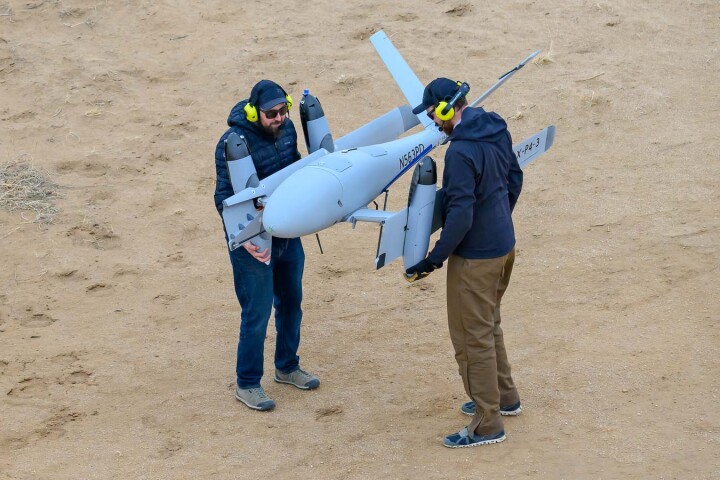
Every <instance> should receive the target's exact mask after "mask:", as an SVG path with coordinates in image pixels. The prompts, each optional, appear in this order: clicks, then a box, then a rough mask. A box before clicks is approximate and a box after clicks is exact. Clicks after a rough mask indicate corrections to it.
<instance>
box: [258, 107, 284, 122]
mask: <svg viewBox="0 0 720 480" xmlns="http://www.w3.org/2000/svg"><path fill="white" fill-rule="evenodd" d="M262 112H263V113H264V114H265V116H266V117H267V118H268V119H270V120H272V119H273V118H275V117H277V116H278V115H281V116H283V117H284V116H285V115H287V114H288V107H287V105H285V106H283V107H282V108H279V109H277V110H262Z"/></svg>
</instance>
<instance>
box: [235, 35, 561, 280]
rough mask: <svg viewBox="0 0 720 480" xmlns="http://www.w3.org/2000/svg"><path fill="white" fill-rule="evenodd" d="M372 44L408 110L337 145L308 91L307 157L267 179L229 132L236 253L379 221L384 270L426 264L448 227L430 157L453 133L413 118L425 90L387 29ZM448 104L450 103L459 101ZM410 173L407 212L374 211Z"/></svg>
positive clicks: (546, 139) (542, 139)
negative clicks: (438, 233) (443, 225)
mask: <svg viewBox="0 0 720 480" xmlns="http://www.w3.org/2000/svg"><path fill="white" fill-rule="evenodd" d="M370 41H371V42H372V44H373V46H374V47H375V49H376V50H377V52H378V54H379V55H380V57H381V58H382V60H383V62H384V63H385V65H386V66H387V68H388V70H389V71H390V74H391V75H392V76H393V78H394V79H395V81H396V82H397V84H398V86H399V87H400V90H401V91H402V93H403V94H404V95H405V98H406V99H407V101H408V103H409V105H402V106H400V107H398V108H395V109H393V110H391V111H389V112H388V113H386V114H384V115H382V116H380V117H378V118H376V119H375V120H372V121H371V122H369V123H367V124H365V125H363V126H361V127H360V128H358V129H357V130H354V131H352V132H350V133H348V134H347V135H345V136H343V137H341V138H339V139H337V140H333V138H332V135H331V134H330V128H329V126H328V122H327V119H326V118H325V114H324V112H323V109H322V106H321V105H320V102H319V100H318V99H317V98H316V97H314V96H312V95H310V94H309V93H308V91H307V90H306V91H305V93H304V95H303V97H302V100H301V103H300V119H301V123H302V126H303V131H304V134H305V142H306V144H307V149H308V155H307V156H306V157H304V158H302V159H300V160H298V161H297V162H295V163H293V164H292V165H290V166H288V167H286V168H284V169H282V170H280V171H278V172H276V173H274V174H272V175H270V176H268V177H266V178H263V179H262V180H259V179H258V176H257V174H256V172H255V167H254V164H253V161H252V157H251V155H250V154H249V150H248V147H247V143H246V141H245V138H244V137H243V136H242V135H237V134H235V133H233V134H231V135H230V136H229V137H228V139H227V140H226V143H225V157H226V159H227V164H228V169H229V172H230V180H231V182H232V186H233V190H234V192H235V194H234V195H233V196H231V197H229V198H228V199H226V200H225V201H224V202H223V213H222V217H223V222H224V224H225V229H226V231H227V234H228V246H229V248H230V250H235V249H236V248H239V247H240V246H242V245H243V244H244V243H245V242H248V241H249V242H252V243H253V244H255V245H258V246H259V247H260V248H261V250H264V249H265V248H270V246H271V242H272V237H273V236H274V237H279V238H294V237H301V236H305V235H310V234H313V233H317V232H319V231H320V230H323V229H326V228H328V227H331V226H332V225H334V224H336V223H339V222H350V223H352V224H353V226H354V225H355V223H356V222H374V223H378V224H380V225H381V227H380V239H379V242H378V250H377V254H376V258H375V267H376V268H378V269H379V268H381V267H383V266H384V265H386V264H388V263H390V262H391V261H393V260H394V259H396V258H398V257H400V256H402V257H403V263H404V265H405V268H406V269H407V268H409V267H411V266H413V265H415V264H416V263H418V262H419V261H420V260H422V259H423V258H425V255H426V254H427V251H428V247H429V243H430V235H431V233H432V232H434V231H435V230H437V229H438V228H439V227H440V220H439V212H438V210H439V209H438V208H436V204H439V202H436V197H438V196H439V195H440V194H441V192H442V191H441V190H437V189H436V182H437V172H436V166H435V162H434V161H433V160H432V158H430V157H429V156H428V153H430V151H431V150H432V149H434V148H435V147H437V146H438V145H441V144H442V143H443V142H444V141H445V139H446V138H447V136H446V135H445V134H444V133H443V132H441V131H439V129H438V128H437V126H436V125H435V123H434V122H433V121H432V120H431V119H430V118H429V117H428V116H427V115H426V114H425V112H421V113H420V114H419V115H417V116H416V115H414V114H413V113H412V106H414V105H419V104H420V103H421V102H422V95H423V90H424V87H423V85H422V83H420V80H418V78H417V76H415V74H414V73H413V71H412V70H411V69H410V67H409V66H408V64H407V63H406V62H405V60H404V59H403V58H402V56H401V55H400V53H399V52H398V51H397V49H396V48H395V47H394V46H393V44H392V43H391V42H390V39H388V37H387V36H386V35H385V33H384V32H382V31H380V32H377V33H375V34H374V35H372V36H371V37H370ZM538 53H540V51H537V52H534V53H533V54H531V55H529V56H528V57H527V58H525V60H523V61H522V62H521V63H519V64H518V65H517V66H516V67H515V68H513V69H512V70H510V71H509V72H507V73H505V74H504V75H502V76H501V77H500V78H499V79H498V81H497V82H496V83H495V84H494V85H493V86H492V87H491V88H490V89H488V90H487V91H486V92H485V93H484V94H483V95H482V96H480V97H479V98H478V99H477V100H475V101H474V102H473V103H471V104H470V106H471V107H472V106H475V105H478V104H479V103H480V102H482V101H483V100H484V99H485V98H487V96H488V95H490V94H491V93H492V92H493V91H494V90H495V89H497V88H498V87H499V86H500V85H502V83H504V82H505V81H506V80H507V79H508V78H510V76H512V75H513V74H514V73H515V72H517V71H518V70H520V69H521V68H522V67H523V66H524V65H525V64H526V63H527V62H529V61H530V60H531V59H532V58H534V57H535V56H536V55H537V54H538ZM465 85H466V84H465ZM457 96H458V95H456V97H457ZM448 103H451V105H450V106H452V103H454V102H453V99H451V100H450V101H449V102H448ZM417 125H422V127H423V129H422V130H421V131H420V132H418V133H414V134H412V135H408V136H405V137H403V138H399V137H400V136H401V135H402V134H404V133H405V132H407V131H408V130H410V129H412V128H413V127H415V126H417ZM554 136H555V127H554V126H549V127H547V128H545V129H543V130H541V131H540V132H538V133H536V134H535V135H532V136H530V137H529V138H527V139H525V140H523V141H522V142H520V143H518V144H517V145H514V147H513V148H514V149H515V154H516V156H517V159H518V163H519V164H520V167H521V168H524V167H525V166H526V165H528V164H529V163H530V162H532V161H533V160H535V159H536V158H537V157H538V156H539V155H540V154H542V153H543V152H545V151H546V150H548V149H549V148H550V147H551V146H552V143H553V140H554ZM411 168H414V169H415V170H414V173H413V177H412V182H411V185H410V194H409V199H408V203H407V207H406V208H404V209H403V210H401V211H399V212H390V211H386V210H378V209H372V208H368V205H369V204H370V203H371V202H373V200H374V199H375V198H377V197H378V196H380V195H381V194H382V193H383V192H385V193H387V191H388V188H389V187H390V186H391V185H392V184H393V183H394V182H395V181H396V180H397V179H398V178H400V177H401V176H402V175H403V174H405V173H406V172H407V171H408V170H410V169H411Z"/></svg>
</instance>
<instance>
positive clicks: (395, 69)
mask: <svg viewBox="0 0 720 480" xmlns="http://www.w3.org/2000/svg"><path fill="white" fill-rule="evenodd" d="M370 41H371V42H372V44H373V46H374V47H375V50H377V53H378V55H380V58H381V59H382V61H383V62H384V63H385V66H386V67H387V69H388V71H390V74H391V75H392V77H393V78H394V79H395V82H396V83H397V84H398V86H399V87H400V90H401V91H402V93H403V95H405V98H406V99H407V101H408V103H409V104H410V108H411V109H412V108H414V107H415V106H416V105H419V104H420V103H421V102H422V95H423V91H424V90H425V86H424V85H423V84H422V83H421V82H420V80H419V79H418V77H417V75H415V72H413V71H412V69H411V68H410V66H409V65H408V64H407V62H406V61H405V59H404V58H403V57H402V55H400V52H398V50H397V48H395V46H394V45H393V44H392V42H391V41H390V39H389V38H388V37H387V35H385V32H383V31H382V30H381V31H379V32H376V33H374V34H373V35H372V36H370ZM417 117H418V119H419V121H420V123H422V125H423V127H425V128H427V127H432V126H433V125H434V122H433V121H432V120H430V118H429V117H428V116H427V115H425V114H424V113H423V114H420V115H418V116H417Z"/></svg>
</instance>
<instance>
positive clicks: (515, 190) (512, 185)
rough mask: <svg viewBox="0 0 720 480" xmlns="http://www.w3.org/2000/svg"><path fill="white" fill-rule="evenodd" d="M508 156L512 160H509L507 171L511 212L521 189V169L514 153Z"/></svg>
mask: <svg viewBox="0 0 720 480" xmlns="http://www.w3.org/2000/svg"><path fill="white" fill-rule="evenodd" d="M510 156H511V157H512V160H511V161H510V171H509V172H508V198H509V199H510V211H511V212H512V211H513V209H514V208H515V204H516V203H517V201H518V198H520V192H521V191H522V183H523V171H522V169H521V168H520V165H519V164H518V161H517V157H516V156H515V154H514V153H511V154H510Z"/></svg>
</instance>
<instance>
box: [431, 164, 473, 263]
mask: <svg viewBox="0 0 720 480" xmlns="http://www.w3.org/2000/svg"><path fill="white" fill-rule="evenodd" d="M448 154H449V155H446V157H445V169H446V175H447V176H446V180H447V184H446V186H445V187H444V189H445V225H444V226H443V229H442V232H441V233H440V238H439V239H438V241H437V243H435V247H433V249H432V251H431V252H430V254H429V255H428V260H429V261H430V263H432V264H433V265H440V264H441V263H442V262H444V261H445V260H447V258H448V257H449V256H450V254H451V253H452V252H454V251H455V249H456V248H457V246H458V245H460V242H462V240H463V238H465V234H467V232H468V230H470V227H471V226H472V223H473V212H474V208H473V207H474V205H475V179H476V178H477V176H478V175H479V174H480V172H477V171H476V169H475V168H474V167H473V162H472V160H471V159H470V158H468V157H467V156H466V155H465V154H463V153H462V152H456V153H455V152H454V153H451V152H450V151H448Z"/></svg>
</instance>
